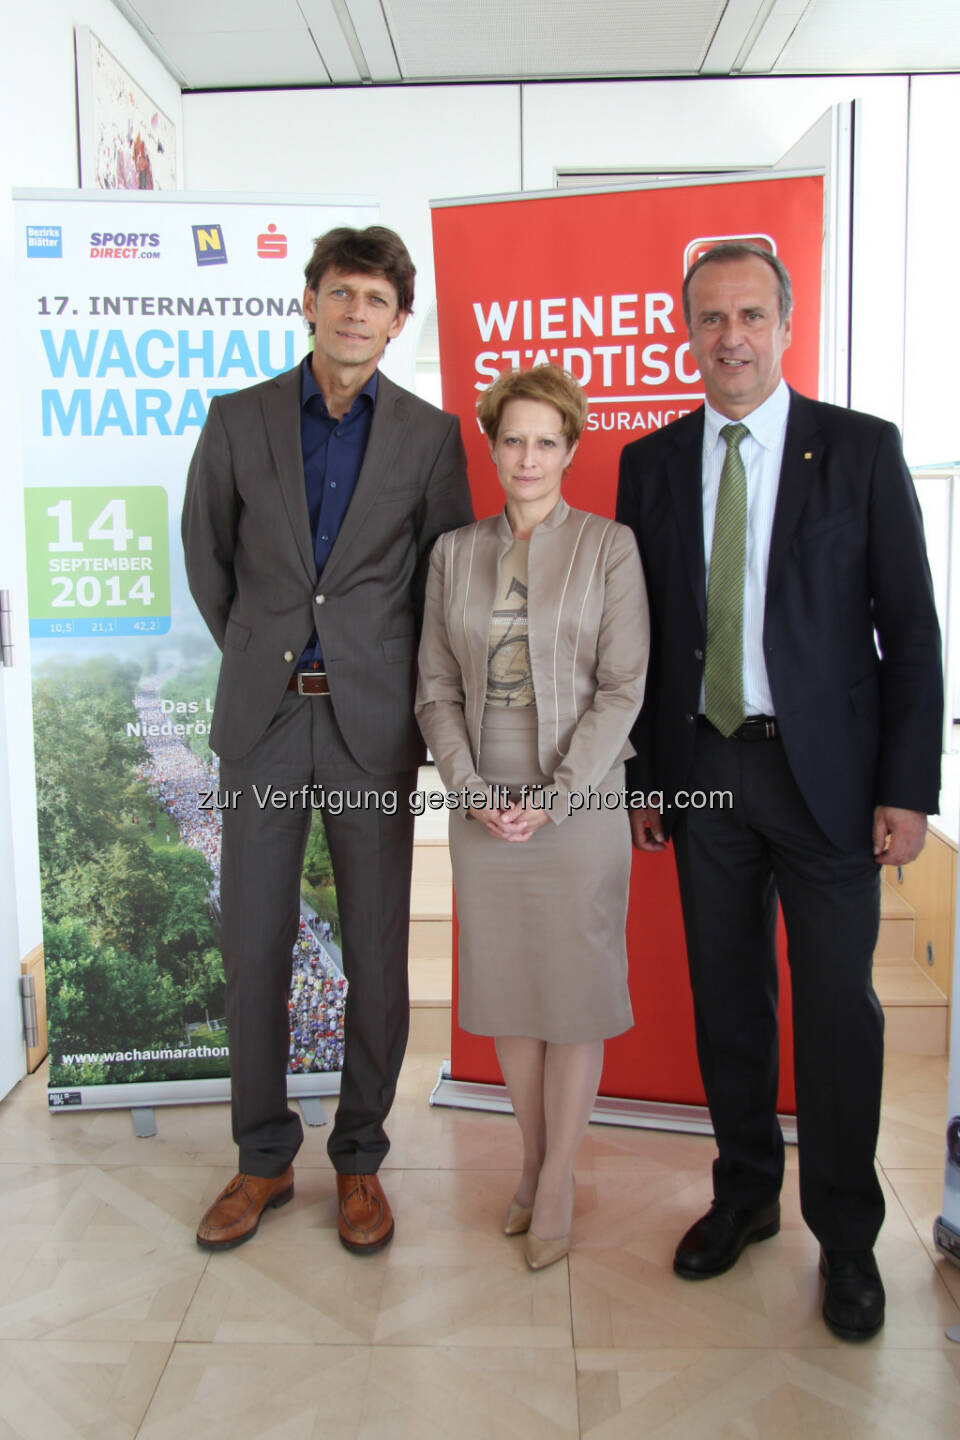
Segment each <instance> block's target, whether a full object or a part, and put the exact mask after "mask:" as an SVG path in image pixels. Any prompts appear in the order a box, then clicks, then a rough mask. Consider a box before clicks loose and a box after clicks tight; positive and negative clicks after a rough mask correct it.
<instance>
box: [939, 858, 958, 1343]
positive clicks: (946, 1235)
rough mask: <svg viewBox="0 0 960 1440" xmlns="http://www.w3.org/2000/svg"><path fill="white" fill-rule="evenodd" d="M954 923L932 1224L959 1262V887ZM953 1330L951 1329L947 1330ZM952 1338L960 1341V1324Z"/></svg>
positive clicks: (948, 1252)
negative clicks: (942, 1148)
mask: <svg viewBox="0 0 960 1440" xmlns="http://www.w3.org/2000/svg"><path fill="white" fill-rule="evenodd" d="M955 900H956V908H955V912H954V924H953V936H954V939H953V976H954V980H953V985H954V991H953V993H954V997H955V998H954V1003H953V1004H952V1005H951V1006H950V1074H949V1078H948V1081H947V1135H946V1154H945V1156H944V1172H943V1213H942V1214H941V1215H939V1216H938V1217H937V1220H936V1222H935V1223H934V1227H933V1236H934V1241H935V1242H936V1245H937V1248H938V1249H939V1250H942V1251H943V1253H944V1254H945V1255H947V1256H949V1258H950V1259H951V1260H952V1261H953V1263H954V1264H955V1265H960V1004H957V1003H956V996H957V986H958V984H960V886H957V894H956V897H955ZM947 1333H948V1334H949V1333H950V1332H949V1331H948V1332H947ZM950 1338H951V1339H952V1340H960V1327H957V1334H955V1335H950Z"/></svg>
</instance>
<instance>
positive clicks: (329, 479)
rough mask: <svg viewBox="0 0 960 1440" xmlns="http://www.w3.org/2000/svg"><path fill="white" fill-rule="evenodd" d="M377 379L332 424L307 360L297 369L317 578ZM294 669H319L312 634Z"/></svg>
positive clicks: (343, 503) (362, 444) (338, 521)
mask: <svg viewBox="0 0 960 1440" xmlns="http://www.w3.org/2000/svg"><path fill="white" fill-rule="evenodd" d="M377 373H378V372H377V371H376V370H374V372H373V374H372V375H371V376H370V379H369V380H368V381H367V383H366V385H364V387H363V389H362V390H361V391H360V393H359V394H358V395H357V397H356V398H355V400H354V402H353V404H352V405H351V406H350V409H349V410H348V411H347V413H346V415H344V417H343V419H342V420H337V419H336V418H335V417H334V416H332V415H331V414H330V412H329V410H328V409H327V405H326V401H325V400H324V398H323V395H322V393H321V390H320V387H319V385H318V384H317V382H316V380H315V379H314V378H313V371H312V369H311V368H310V356H309V355H307V356H306V357H305V359H304V361H303V364H302V366H301V371H300V374H301V379H300V447H301V449H302V451H303V478H304V481H305V483H306V487H307V509H308V510H309V512H310V533H311V534H312V536H313V555H314V559H315V561H316V565H317V575H318V576H319V575H321V574H322V573H323V567H324V565H326V563H327V560H328V559H329V557H330V551H331V550H332V549H333V542H334V541H335V540H336V538H337V536H338V535H339V533H340V526H341V525H342V524H343V517H344V516H345V515H346V513H347V507H348V505H349V504H350V501H351V500H352V498H353V492H354V490H355V489H356V485H357V479H358V477H359V475H360V467H361V466H362V464H363V457H364V455H365V454H366V450H367V441H368V440H369V438H370V426H371V424H372V423H373V407H374V403H375V401H376V398H377ZM297 669H298V670H322V669H323V655H322V653H321V650H320V642H319V641H318V639H317V632H316V631H314V632H313V634H312V635H311V636H310V639H309V641H308V643H307V646H306V649H305V650H304V652H303V654H302V655H301V656H300V659H299V660H298V661H297Z"/></svg>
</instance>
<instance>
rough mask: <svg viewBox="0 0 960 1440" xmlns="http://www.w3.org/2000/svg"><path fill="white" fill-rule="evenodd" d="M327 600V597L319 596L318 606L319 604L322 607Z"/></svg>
mask: <svg viewBox="0 0 960 1440" xmlns="http://www.w3.org/2000/svg"><path fill="white" fill-rule="evenodd" d="M326 598H327V597H326V595H318V596H317V604H318V605H322V604H323V602H324V600H326Z"/></svg>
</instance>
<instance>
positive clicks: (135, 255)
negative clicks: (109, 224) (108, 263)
mask: <svg viewBox="0 0 960 1440" xmlns="http://www.w3.org/2000/svg"><path fill="white" fill-rule="evenodd" d="M90 259H91V260H159V259H160V236H159V235H157V234H154V233H147V232H145V231H139V232H133V231H130V232H129V233H127V232H126V231H123V230H121V231H120V233H119V234H117V235H115V234H113V232H112V231H110V230H94V232H93V234H92V235H91V236H90Z"/></svg>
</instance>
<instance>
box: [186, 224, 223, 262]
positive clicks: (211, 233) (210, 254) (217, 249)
mask: <svg viewBox="0 0 960 1440" xmlns="http://www.w3.org/2000/svg"><path fill="white" fill-rule="evenodd" d="M190 228H191V229H192V231H193V248H194V250H195V251H196V252H197V264H198V265H226V263H227V246H226V242H225V241H224V238H223V231H222V230H221V228H220V226H219V225H192V226H191V227H190Z"/></svg>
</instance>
